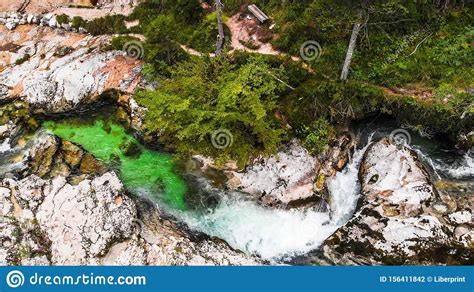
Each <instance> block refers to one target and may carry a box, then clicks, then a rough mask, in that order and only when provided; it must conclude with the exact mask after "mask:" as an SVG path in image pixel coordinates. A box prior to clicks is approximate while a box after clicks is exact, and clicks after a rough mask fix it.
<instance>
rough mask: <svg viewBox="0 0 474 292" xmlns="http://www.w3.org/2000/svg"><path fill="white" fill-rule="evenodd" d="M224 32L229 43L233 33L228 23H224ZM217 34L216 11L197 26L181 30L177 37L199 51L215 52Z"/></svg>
mask: <svg viewBox="0 0 474 292" xmlns="http://www.w3.org/2000/svg"><path fill="white" fill-rule="evenodd" d="M224 21H225V19H224ZM224 34H225V36H226V43H229V42H230V35H231V33H230V30H229V28H228V27H227V26H226V25H224ZM217 35H218V28H217V13H215V12H214V13H211V14H209V15H207V16H206V17H205V18H204V20H203V21H202V22H201V23H200V24H199V26H198V27H197V28H196V27H189V29H185V30H180V32H179V34H178V35H177V36H176V38H177V40H178V41H180V42H181V43H183V44H186V45H187V46H189V47H190V48H192V49H195V50H197V51H199V52H202V53H213V52H214V51H215V50H216V41H217Z"/></svg>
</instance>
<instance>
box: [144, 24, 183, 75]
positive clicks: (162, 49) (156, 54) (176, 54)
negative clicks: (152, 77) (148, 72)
mask: <svg viewBox="0 0 474 292" xmlns="http://www.w3.org/2000/svg"><path fill="white" fill-rule="evenodd" d="M177 29H178V27H177V25H176V22H175V20H174V17H173V16H171V15H160V16H158V17H157V18H156V19H155V20H153V22H152V23H151V24H149V25H148V27H147V31H146V33H145V36H146V42H145V61H147V62H148V63H150V64H151V65H152V66H153V68H154V69H155V71H156V74H159V75H168V73H169V71H170V69H171V68H170V67H169V66H170V65H173V64H176V63H177V62H179V61H184V60H186V59H187V54H186V53H185V52H184V51H183V50H182V49H181V47H180V45H179V44H178V43H177V42H176V41H175V40H174V38H173V37H174V36H175V35H176V30H177Z"/></svg>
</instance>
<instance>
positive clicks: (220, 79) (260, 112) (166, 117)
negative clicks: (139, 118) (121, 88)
mask: <svg viewBox="0 0 474 292" xmlns="http://www.w3.org/2000/svg"><path fill="white" fill-rule="evenodd" d="M269 70H270V68H269V67H268V65H267V64H266V63H265V62H263V61H262V60H260V59H252V60H250V61H249V62H248V63H247V64H245V65H243V66H241V67H234V66H232V65H230V64H229V62H228V61H227V60H218V59H213V60H211V59H207V60H203V59H195V60H192V61H188V62H184V63H181V64H179V65H178V66H177V67H176V68H174V70H173V71H172V78H170V79H167V80H165V81H164V82H162V84H163V86H162V87H161V88H159V89H158V90H156V91H146V92H141V93H140V94H138V96H137V100H138V102H139V103H140V104H141V105H143V106H146V107H147V108H148V112H147V115H146V118H145V126H146V129H147V131H148V133H149V134H150V135H153V134H158V135H159V136H158V137H159V140H160V141H161V142H162V143H164V144H166V145H167V146H168V147H170V148H172V149H174V150H176V151H177V152H178V153H179V154H181V155H189V154H197V153H199V154H203V155H208V156H211V157H214V158H216V159H217V161H218V162H220V163H224V162H226V161H228V160H229V159H234V160H236V161H238V162H239V165H241V166H243V165H245V163H247V162H248V160H249V158H250V157H254V156H256V155H259V154H270V153H274V152H275V151H276V150H277V148H278V146H279V145H280V143H281V141H282V139H283V137H284V134H285V130H283V129H282V126H281V125H280V124H279V122H278V121H277V120H276V119H275V118H274V111H275V110H276V107H277V94H278V92H279V91H280V84H279V83H278V82H277V81H276V80H275V79H274V78H273V77H272V75H271V74H269V72H270V71H269ZM216 131H221V132H222V133H224V134H225V135H224V136H226V137H227V138H228V139H227V140H224V141H216V140H213V139H219V137H213V134H215V133H216ZM213 142H214V143H215V142H224V143H225V142H227V143H225V145H224V146H226V147H222V148H219V147H213V145H214V144H213Z"/></svg>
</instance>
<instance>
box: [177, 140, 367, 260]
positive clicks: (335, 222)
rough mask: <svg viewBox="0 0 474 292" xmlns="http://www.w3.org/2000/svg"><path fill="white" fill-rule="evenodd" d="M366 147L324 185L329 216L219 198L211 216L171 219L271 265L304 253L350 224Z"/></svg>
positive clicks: (239, 197)
mask: <svg viewBox="0 0 474 292" xmlns="http://www.w3.org/2000/svg"><path fill="white" fill-rule="evenodd" d="M367 147H368V146H366V147H364V148H363V149H358V150H356V151H355V153H354V155H353V158H352V159H351V161H350V162H349V164H348V165H347V167H346V169H345V170H344V171H343V172H341V173H339V174H338V175H337V176H336V177H334V178H333V179H332V180H331V181H330V182H329V191H330V196H331V208H330V209H331V211H330V212H319V211H316V210H313V209H310V210H302V209H293V210H279V209H271V208H266V207H263V206H261V205H260V204H258V203H257V202H255V201H253V200H251V199H249V198H245V196H244V195H242V194H239V193H230V194H229V193H227V194H223V193H222V192H220V193H219V196H220V197H221V200H220V203H219V204H218V205H217V207H216V208H213V210H209V212H207V213H204V214H199V215H197V214H195V213H193V212H184V213H180V214H176V215H177V216H178V217H179V218H181V219H182V220H183V221H184V222H186V223H187V224H188V225H189V226H190V227H191V228H192V229H194V230H198V231H201V232H203V233H206V234H208V235H211V236H215V237H218V238H221V239H223V240H225V241H226V242H228V243H229V244H230V245H231V246H232V247H233V248H236V249H239V250H242V251H244V252H246V253H248V254H254V255H259V256H261V257H262V258H264V259H267V260H269V261H272V262H279V261H281V260H285V259H289V258H291V257H292V256H297V255H301V254H305V253H308V252H310V251H311V250H314V249H316V248H318V247H320V246H321V244H322V243H323V242H324V240H325V239H326V238H328V237H329V236H330V235H331V234H332V233H333V232H334V231H336V230H337V228H339V227H340V226H341V225H343V224H345V223H346V222H347V221H348V220H349V219H350V218H351V216H352V214H353V212H354V209H355V207H356V204H357V199H358V197H359V186H358V182H357V180H358V169H359V164H360V162H361V160H362V157H363V154H364V152H365V150H366V149H367ZM207 188H209V186H207Z"/></svg>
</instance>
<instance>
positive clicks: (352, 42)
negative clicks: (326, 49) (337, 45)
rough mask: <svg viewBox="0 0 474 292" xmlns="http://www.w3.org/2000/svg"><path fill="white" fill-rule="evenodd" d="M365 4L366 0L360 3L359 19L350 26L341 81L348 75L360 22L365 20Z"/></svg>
mask: <svg viewBox="0 0 474 292" xmlns="http://www.w3.org/2000/svg"><path fill="white" fill-rule="evenodd" d="M367 5H368V0H364V2H363V4H362V9H361V10H360V12H359V19H358V21H357V22H356V23H355V24H354V27H353V28H352V34H351V40H350V41H349V47H348V48H347V53H346V59H345V60H344V65H343V67H342V72H341V80H342V81H346V80H347V75H349V69H350V66H351V62H352V56H353V55H354V50H355V47H356V44H357V38H358V36H359V32H360V29H361V28H362V22H363V21H365V22H366V19H367V12H366V11H367ZM364 19H365V20H364ZM364 25H365V24H364Z"/></svg>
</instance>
